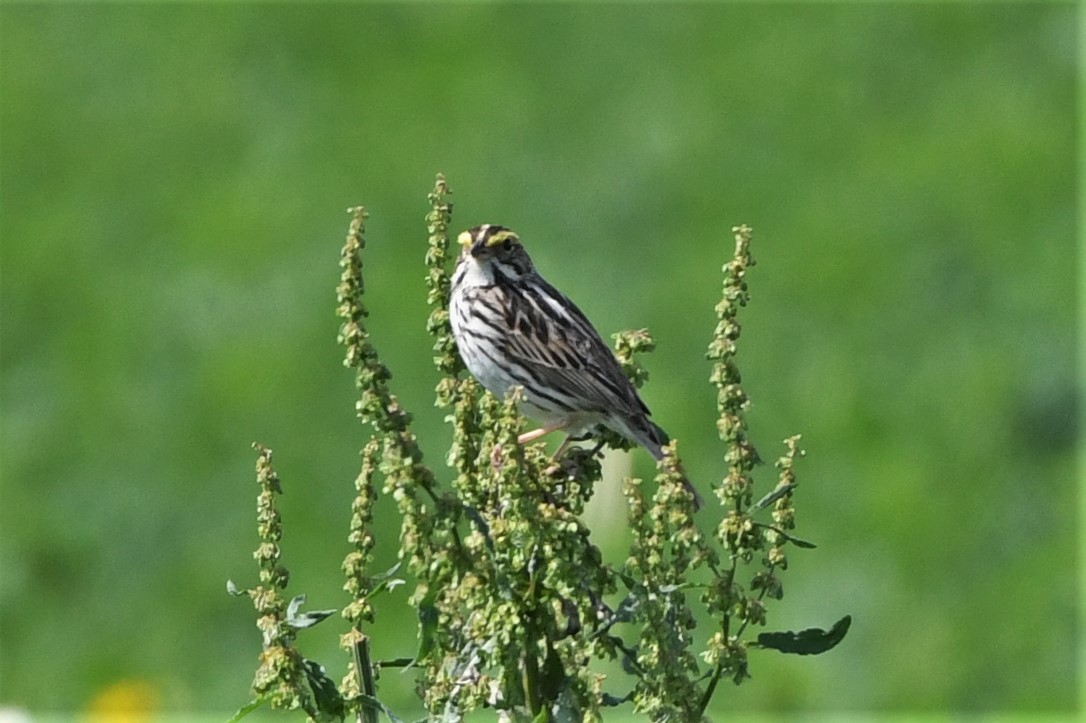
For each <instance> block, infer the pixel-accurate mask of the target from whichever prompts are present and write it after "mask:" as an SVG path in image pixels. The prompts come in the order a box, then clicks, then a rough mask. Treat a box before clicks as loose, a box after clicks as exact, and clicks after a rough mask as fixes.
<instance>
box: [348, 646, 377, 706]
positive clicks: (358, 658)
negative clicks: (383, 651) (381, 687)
mask: <svg viewBox="0 0 1086 723" xmlns="http://www.w3.org/2000/svg"><path fill="white" fill-rule="evenodd" d="M354 667H355V670H356V671H357V672H358V687H359V689H360V690H361V691H362V694H363V695H367V696H369V697H370V698H376V697H377V686H376V685H375V684H374V681H373V662H372V661H371V660H370V639H369V636H367V635H365V634H363V633H361V632H359V634H358V640H356V641H355V644H354ZM358 723H378V718H377V711H376V710H374V709H373V707H372V706H370V705H369V703H368V702H365V701H363V703H362V704H361V705H360V706H359V707H358Z"/></svg>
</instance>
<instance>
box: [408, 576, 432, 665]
mask: <svg viewBox="0 0 1086 723" xmlns="http://www.w3.org/2000/svg"><path fill="white" fill-rule="evenodd" d="M436 601H437V590H435V589H433V588H431V589H430V590H429V591H427V593H426V597H424V598H423V599H422V600H420V601H419V650H418V652H417V653H415V660H414V661H412V663H411V665H409V666H407V667H406V668H404V670H409V669H410V668H411V667H412V666H415V665H418V663H419V661H422V660H424V659H425V658H426V656H428V655H429V654H430V651H432V650H433V649H434V633H436V632H437V619H438V613H437V606H436V605H434V603H435V602H436ZM401 672H403V671H401Z"/></svg>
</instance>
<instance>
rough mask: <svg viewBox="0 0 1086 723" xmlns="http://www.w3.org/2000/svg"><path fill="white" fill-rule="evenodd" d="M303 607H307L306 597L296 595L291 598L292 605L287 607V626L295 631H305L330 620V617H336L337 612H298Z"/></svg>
mask: <svg viewBox="0 0 1086 723" xmlns="http://www.w3.org/2000/svg"><path fill="white" fill-rule="evenodd" d="M302 605H305V595H295V596H294V597H293V598H291V601H290V604H289V605H287V625H289V626H290V627H292V628H294V629H295V630H303V629H305V628H311V627H313V626H314V625H316V624H317V623H319V622H320V621H322V620H324V619H326V618H328V617H329V616H330V615H335V613H336V611H335V610H310V611H309V612H304V613H302V612H298V609H299V608H301V606H302Z"/></svg>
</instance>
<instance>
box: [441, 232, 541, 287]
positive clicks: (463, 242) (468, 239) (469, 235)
mask: <svg viewBox="0 0 1086 723" xmlns="http://www.w3.org/2000/svg"><path fill="white" fill-rule="evenodd" d="M456 240H457V242H458V243H459V244H460V247H461V251H460V260H461V261H462V262H463V261H472V262H474V263H475V264H477V265H478V266H479V267H480V269H481V270H483V271H484V272H485V273H487V275H488V276H489V275H491V274H493V273H494V272H497V273H500V274H501V275H503V276H505V277H508V278H512V279H517V278H519V277H521V276H524V275H525V274H530V273H532V260H531V258H529V257H528V252H527V251H525V250H524V246H522V245H521V243H520V239H519V238H518V237H517V235H516V234H515V233H513V232H512V231H510V230H509V229H507V228H505V227H504V226H498V225H496V224H490V223H486V224H483V225H482V226H476V227H474V228H472V229H470V230H468V231H464V232H463V233H462V234H460V236H459V237H457V239H456Z"/></svg>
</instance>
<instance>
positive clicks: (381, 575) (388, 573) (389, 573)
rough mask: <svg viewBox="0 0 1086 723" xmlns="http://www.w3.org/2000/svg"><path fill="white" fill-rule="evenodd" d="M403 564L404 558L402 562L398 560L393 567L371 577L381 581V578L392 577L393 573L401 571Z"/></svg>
mask: <svg viewBox="0 0 1086 723" xmlns="http://www.w3.org/2000/svg"><path fill="white" fill-rule="evenodd" d="M401 565H403V560H401V561H400V562H397V563H396V564H395V565H393V566H392V567H390V568H388V569H387V570H385V571H384V572H379V573H377V574H376V575H374V576H373V577H371V578H370V579H371V580H377V581H380V580H387V579H388V578H390V577H392V576H393V575H395V574H396V573H397V572H399V570H400V566H401Z"/></svg>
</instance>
